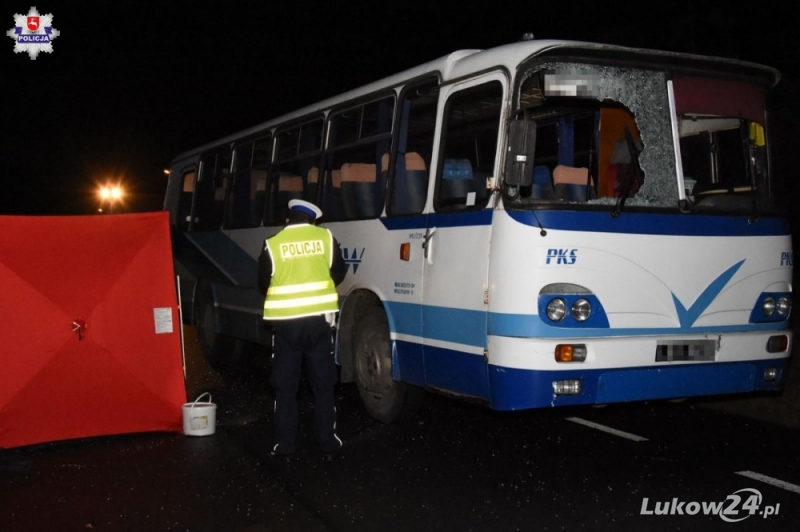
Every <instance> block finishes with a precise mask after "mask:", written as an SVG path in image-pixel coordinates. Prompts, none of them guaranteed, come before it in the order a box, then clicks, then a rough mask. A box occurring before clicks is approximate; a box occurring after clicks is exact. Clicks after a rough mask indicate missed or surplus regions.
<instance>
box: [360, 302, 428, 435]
mask: <svg viewBox="0 0 800 532" xmlns="http://www.w3.org/2000/svg"><path fill="white" fill-rule="evenodd" d="M354 347H355V373H356V383H357V384H358V391H359V394H360V395H361V401H362V402H363V403H364V407H365V408H366V410H367V413H368V414H369V415H370V416H372V417H373V418H375V419H378V420H380V421H383V422H385V423H393V422H402V421H407V420H409V419H410V418H411V417H413V416H414V414H416V413H417V411H418V410H419V408H420V407H421V406H422V400H423V397H424V395H425V391H424V390H423V389H422V388H419V387H417V386H412V385H409V384H406V383H403V382H398V381H396V380H394V379H392V350H391V341H390V339H389V325H388V321H387V319H386V314H384V312H383V309H382V308H380V307H374V308H371V309H369V311H368V312H366V313H365V314H364V315H363V316H362V317H361V319H360V320H359V322H358V324H357V325H356V330H355V346H354Z"/></svg>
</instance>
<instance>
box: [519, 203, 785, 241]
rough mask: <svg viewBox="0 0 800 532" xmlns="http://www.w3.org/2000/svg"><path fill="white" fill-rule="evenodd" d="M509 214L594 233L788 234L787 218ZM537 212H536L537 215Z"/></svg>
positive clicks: (552, 212)
mask: <svg viewBox="0 0 800 532" xmlns="http://www.w3.org/2000/svg"><path fill="white" fill-rule="evenodd" d="M506 213H507V214H508V215H509V216H510V217H511V218H513V219H514V220H516V221H517V222H519V223H521V224H525V225H529V226H532V227H536V228H538V224H537V219H538V222H539V223H541V225H542V227H544V228H545V229H550V230H560V231H585V232H592V233H625V234H632V235H680V236H783V235H788V234H789V221H788V220H787V219H784V218H760V219H758V221H755V222H750V221H749V218H748V217H747V216H719V215H700V214H663V213H640V212H623V213H621V214H620V215H619V217H617V218H612V217H611V215H610V214H609V213H608V212H606V211H561V210H541V209H539V210H536V211H519V210H510V209H507V210H506ZM534 214H535V215H534Z"/></svg>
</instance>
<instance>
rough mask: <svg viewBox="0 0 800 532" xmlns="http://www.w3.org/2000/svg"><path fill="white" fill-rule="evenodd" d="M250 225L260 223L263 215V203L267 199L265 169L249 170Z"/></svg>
mask: <svg viewBox="0 0 800 532" xmlns="http://www.w3.org/2000/svg"><path fill="white" fill-rule="evenodd" d="M250 197H251V198H252V200H251V201H250V225H258V224H260V223H261V217H262V216H263V215H264V205H265V203H266V199H267V171H266V170H251V171H250Z"/></svg>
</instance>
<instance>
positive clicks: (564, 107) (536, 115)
mask: <svg viewBox="0 0 800 532" xmlns="http://www.w3.org/2000/svg"><path fill="white" fill-rule="evenodd" d="M666 87H667V80H666V76H665V74H664V72H661V71H655V70H641V69H635V68H624V67H613V66H600V65H589V64H579V63H561V62H552V63H545V64H539V65H537V66H536V67H534V68H533V69H531V70H530V71H528V72H525V73H523V81H522V84H521V92H520V108H521V109H520V116H521V117H524V118H525V119H527V120H533V121H535V122H536V152H535V159H534V165H533V179H532V184H531V186H529V187H521V189H520V190H519V193H518V194H517V195H515V196H514V197H512V198H510V201H511V203H518V204H519V203H521V204H524V203H532V204H535V203H541V202H554V201H555V202H581V203H588V204H599V205H615V204H617V205H618V204H619V203H620V201H622V203H625V202H626V201H627V205H632V206H652V207H675V206H676V205H677V203H678V181H677V178H676V170H675V156H674V147H673V142H672V129H671V122H670V111H669V100H668V96H667V90H666Z"/></svg>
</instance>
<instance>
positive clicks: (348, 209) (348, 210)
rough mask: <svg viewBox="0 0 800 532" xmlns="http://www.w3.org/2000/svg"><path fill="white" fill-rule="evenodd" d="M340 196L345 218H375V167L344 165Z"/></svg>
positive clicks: (356, 164) (367, 164) (354, 164)
mask: <svg viewBox="0 0 800 532" xmlns="http://www.w3.org/2000/svg"><path fill="white" fill-rule="evenodd" d="M341 172H342V174H341V179H342V181H341V187H340V188H341V196H342V208H343V210H344V216H345V218H370V217H374V216H377V215H378V214H379V213H378V212H377V205H376V203H377V202H376V201H375V198H376V194H375V192H376V191H375V188H376V183H377V175H376V172H377V167H376V165H374V164H370V163H344V164H343V165H342V168H341Z"/></svg>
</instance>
